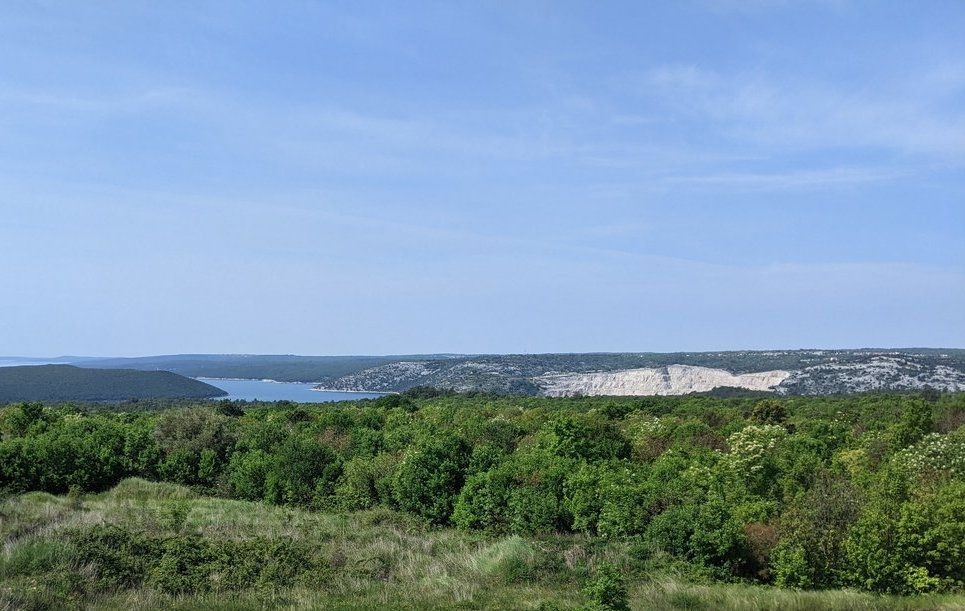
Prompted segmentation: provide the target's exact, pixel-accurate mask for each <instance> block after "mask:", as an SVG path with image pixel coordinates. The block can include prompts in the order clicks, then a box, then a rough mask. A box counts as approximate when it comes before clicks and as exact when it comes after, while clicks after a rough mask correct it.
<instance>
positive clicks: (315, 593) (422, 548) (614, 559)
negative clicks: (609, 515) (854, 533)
mask: <svg viewBox="0 0 965 611" xmlns="http://www.w3.org/2000/svg"><path fill="white" fill-rule="evenodd" d="M98 525H114V526H119V527H122V528H124V529H127V530H129V531H132V532H136V533H147V534H150V535H152V536H157V537H166V538H183V537H186V536H188V535H198V536H200V537H202V538H204V539H205V540H212V541H225V540H233V541H246V540H251V539H254V538H258V537H260V538H267V539H271V540H275V539H277V540H292V541H298V542H301V543H305V544H307V546H308V547H309V548H310V549H312V550H314V551H315V552H316V553H317V554H318V555H319V556H320V557H322V558H324V559H325V564H326V567H327V569H326V571H325V574H324V575H320V576H319V578H318V579H317V580H313V581H312V584H310V585H307V584H305V583H297V584H294V585H292V586H289V587H283V588H276V587H266V586H265V585H264V584H262V585H258V584H252V586H251V587H250V588H248V589H244V590H241V591H233V592H230V593H225V592H219V591H214V592H208V593H202V594H194V595H174V594H169V593H165V592H163V591H161V590H159V589H156V588H153V587H151V586H150V585H149V584H141V585H138V586H136V587H134V588H131V589H122V590H111V589H109V588H106V587H102V586H101V585H99V581H98V578H97V575H96V571H95V570H94V567H92V566H90V565H85V564H83V563H82V562H79V561H78V560H77V550H76V549H75V548H74V547H72V544H71V543H70V536H69V535H70V533H75V532H78V531H83V530H85V529H92V528H95V527H97V526H98ZM0 538H2V541H3V548H2V553H0V610H6V609H24V608H26V609H29V608H35V609H41V608H64V607H68V608H69V607H75V608H90V609H119V608H124V609H157V608H172V609H263V608H266V607H272V608H292V609H302V608H307V609H311V608H316V609H372V608H382V609H477V608H499V609H544V610H548V609H578V608H580V607H582V606H583V605H585V603H586V600H585V598H584V597H583V595H582V594H581V586H582V584H583V581H584V579H585V578H586V577H587V576H588V575H590V574H592V572H593V570H594V568H595V567H596V566H597V565H598V564H599V563H600V562H603V561H607V562H610V563H613V564H616V565H619V566H627V567H629V566H635V570H634V574H635V575H638V577H636V578H634V579H631V581H630V599H631V606H632V607H633V608H634V609H792V610H793V609H801V610H803V609H856V610H857V609H965V597H963V596H931V597H913V598H896V597H882V596H875V595H871V594H866V593H861V592H853V591H824V592H801V591H793V590H781V589H777V588H770V587H763V586H753V585H742V584H700V583H692V582H690V581H688V580H687V579H685V578H684V577H683V576H682V575H681V574H679V573H676V572H674V571H673V570H671V569H669V568H666V567H665V568H664V569H658V568H657V566H658V565H657V564H652V565H650V569H652V570H648V569H646V568H644V569H643V570H641V567H640V565H639V563H637V565H634V564H633V562H634V561H633V560H632V559H631V555H632V554H631V553H630V551H629V548H628V547H627V546H626V545H623V544H620V543H609V544H607V543H604V542H600V541H593V540H589V539H586V538H581V537H574V536H570V537H558V538H553V539H540V540H530V539H525V538H521V537H518V536H510V537H496V538H492V537H484V536H481V535H476V534H469V533H463V532H460V531H456V530H447V529H434V528H430V527H428V526H426V525H425V524H423V523H421V522H419V521H418V520H415V519H413V518H411V517H408V516H405V515H402V514H399V513H395V512H392V511H389V510H386V509H375V510H371V511H364V512H358V513H352V514H335V513H318V512H307V511H301V510H295V509H289V508H284V507H273V506H266V505H262V504H258V503H249V502H243V501H231V500H224V499H215V498H209V497H200V496H197V495H195V494H194V493H192V492H191V491H190V490H188V489H186V488H183V487H180V486H175V485H171V484H156V483H150V482H146V481H143V480H137V479H130V480H126V481H124V482H122V483H121V484H119V485H118V486H117V487H116V488H114V489H113V490H111V491H108V492H106V493H103V494H97V495H87V496H73V497H56V496H52V495H49V494H43V493H28V494H24V495H20V496H15V497H11V498H8V499H6V500H5V501H3V502H2V503H0ZM641 574H642V576H639V575H641Z"/></svg>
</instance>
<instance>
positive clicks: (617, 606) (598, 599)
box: [583, 563, 630, 611]
mask: <svg viewBox="0 0 965 611" xmlns="http://www.w3.org/2000/svg"><path fill="white" fill-rule="evenodd" d="M583 594H584V595H586V597H587V598H589V599H590V605H589V608H590V609H601V610H603V609H605V610H607V611H630V599H629V596H628V595H627V585H626V581H625V580H624V578H623V575H621V574H620V572H619V571H618V570H617V569H616V567H614V566H613V565H611V564H607V563H604V564H602V565H600V567H599V568H598V569H597V571H596V575H594V577H593V578H592V579H591V580H589V581H588V582H587V583H586V585H584V586H583Z"/></svg>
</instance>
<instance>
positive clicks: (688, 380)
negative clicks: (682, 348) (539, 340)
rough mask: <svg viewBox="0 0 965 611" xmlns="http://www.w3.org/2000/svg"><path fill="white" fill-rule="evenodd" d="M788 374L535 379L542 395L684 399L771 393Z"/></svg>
mask: <svg viewBox="0 0 965 611" xmlns="http://www.w3.org/2000/svg"><path fill="white" fill-rule="evenodd" d="M790 375H791V374H790V372H788V371H762V372H759V373H744V374H733V373H731V372H729V371H725V370H723V369H714V368H711V367H697V366H691V365H670V366H669V367H658V368H650V367H644V368H640V369H627V370H624V371H605V372H596V373H564V374H550V375H544V376H540V377H538V378H536V380H535V381H536V383H537V384H538V385H539V386H540V387H541V388H542V389H543V394H546V395H548V396H551V397H566V396H573V395H613V396H626V395H686V394H688V393H692V392H707V391H711V390H713V389H715V388H720V387H731V388H743V389H746V390H762V391H773V390H775V388H776V387H777V386H778V385H779V384H781V382H783V381H784V380H786V379H787V378H788V377H789V376H790Z"/></svg>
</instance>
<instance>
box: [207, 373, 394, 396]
mask: <svg viewBox="0 0 965 611" xmlns="http://www.w3.org/2000/svg"><path fill="white" fill-rule="evenodd" d="M193 379H195V380H199V381H201V382H204V381H205V380H211V381H214V382H217V381H219V380H221V381H225V382H267V383H269V384H299V385H302V386H311V388H309V389H308V390H312V391H316V392H338V393H345V394H363V395H397V394H399V393H398V392H394V391H384V390H341V389H337V388H320V387H318V386H317V385H318V384H320V382H282V381H280V380H269V379H267V378H211V377H197V378H193Z"/></svg>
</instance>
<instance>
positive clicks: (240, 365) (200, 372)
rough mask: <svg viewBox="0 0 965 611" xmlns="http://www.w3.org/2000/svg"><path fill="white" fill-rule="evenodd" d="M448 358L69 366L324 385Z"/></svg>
mask: <svg viewBox="0 0 965 611" xmlns="http://www.w3.org/2000/svg"><path fill="white" fill-rule="evenodd" d="M446 358H448V355H440V354H427V355H401V356H295V355H290V354H281V355H273V354H176V355H166V356H144V357H132V358H100V359H86V360H83V361H78V362H72V363H71V364H73V365H77V366H78V367H87V368H98V369H105V368H110V369H139V370H142V371H156V370H165V371H173V372H175V373H179V374H181V375H184V376H189V377H192V378H238V379H247V380H275V381H278V382H316V383H321V384H324V383H327V382H332V381H334V380H337V379H339V378H341V377H343V376H347V375H351V374H353V373H357V372H359V371H363V370H365V369H369V368H372V367H379V366H381V365H386V364H389V363H395V362H398V361H426V360H439V359H446Z"/></svg>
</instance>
